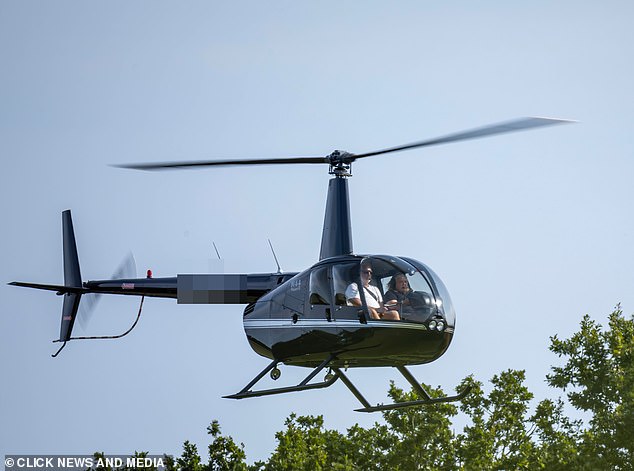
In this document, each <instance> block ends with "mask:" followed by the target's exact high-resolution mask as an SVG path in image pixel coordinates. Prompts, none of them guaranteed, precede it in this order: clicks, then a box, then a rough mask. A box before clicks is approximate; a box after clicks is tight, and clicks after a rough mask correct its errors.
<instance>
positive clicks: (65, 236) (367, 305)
mask: <svg viewBox="0 0 634 471" xmlns="http://www.w3.org/2000/svg"><path fill="white" fill-rule="evenodd" d="M571 122H573V121H570V120H564V119H557V118H543V117H527V118H519V119H515V120H511V121H506V122H502V123H497V124H491V125H487V126H484V127H480V128H475V129H471V130H467V131H462V132H458V133H454V134H449V135H445V136H442V137H438V138H434V139H428V140H424V141H419V142H414V143H411V144H406V145H401V146H396V147H390V148H386V149H382V150H377V151H373V152H366V153H362V154H353V153H349V152H344V151H339V150H335V151H334V152H332V153H330V154H329V155H327V156H325V157H319V156H318V157H292V158H273V159H250V160H208V161H183V162H157V163H142V164H123V165H114V167H120V168H125V169H134V170H147V171H156V170H168V169H182V168H197V167H214V166H243V165H289V164H321V165H327V166H328V173H329V175H331V178H330V180H329V183H328V192H327V198H326V208H325V215H324V223H323V229H322V238H321V248H320V254H319V260H318V261H317V262H316V263H315V264H313V265H312V266H311V267H309V268H307V269H305V270H303V271H301V272H282V271H281V270H280V269H279V264H278V271H277V272H276V273H251V274H179V275H177V276H174V277H165V278H154V277H153V275H152V273H151V271H150V270H148V272H147V277H146V278H121V277H115V278H114V279H105V280H91V281H82V276H81V270H80V266H79V257H78V252H77V244H76V240H75V234H74V229H73V221H72V216H71V211H70V210H65V211H63V212H62V241H63V266H64V284H63V285H58V284H41V283H31V282H20V281H14V282H11V283H9V284H10V285H14V286H20V287H27V288H34V289H40V290H48V291H54V292H56V293H57V294H58V295H60V296H62V297H63V305H62V316H61V324H60V334H59V338H58V339H56V340H54V342H60V343H62V345H61V347H60V348H59V350H58V351H57V352H56V353H55V354H53V355H52V356H53V357H56V356H57V355H59V353H60V352H61V351H62V349H63V348H64V347H65V346H66V344H67V343H68V342H69V341H73V340H90V339H103V338H110V339H115V338H121V337H123V336H125V335H127V334H129V333H130V331H131V330H132V329H133V328H134V327H135V326H136V325H137V322H138V320H139V317H140V315H141V310H142V307H143V300H144V298H145V297H157V298H171V299H175V300H176V301H177V303H178V304H243V305H244V304H246V307H245V309H244V313H243V326H244V331H245V334H246V337H247V340H248V342H249V345H250V346H251V348H252V349H253V350H254V351H255V352H256V353H257V354H259V355H261V356H263V357H265V358H268V359H269V360H271V361H270V363H269V364H268V365H267V366H266V367H265V368H264V369H263V370H262V371H261V372H260V373H258V374H257V375H256V376H255V377H254V378H253V379H252V380H251V381H250V382H249V383H248V384H247V385H246V386H245V387H244V388H242V389H241V390H240V391H238V392H237V393H235V394H231V395H227V396H224V397H225V398H230V399H245V398H251V397H259V396H270V395H277V394H284V393H289V392H297V391H306V390H312V389H321V388H327V387H329V386H331V385H332V384H334V383H335V382H336V381H337V380H339V379H340V380H341V382H342V383H343V384H344V385H345V386H346V387H347V388H348V389H349V390H350V391H351V393H352V394H353V395H354V396H355V397H356V398H357V399H358V401H359V402H360V403H361V405H362V406H363V407H361V408H359V409H356V411H359V412H377V411H386V410H393V409H400V408H405V407H412V406H420V405H426V404H435V403H442V402H454V401H460V400H461V399H463V398H464V397H466V395H467V394H469V392H470V389H469V388H465V389H463V390H462V391H460V392H458V393H457V394H456V395H451V396H449V395H447V396H440V397H437V396H436V395H432V394H430V392H429V391H427V390H426V389H425V388H424V387H423V386H422V385H421V383H420V382H419V381H418V380H417V379H416V378H415V377H414V376H413V374H412V373H411V372H410V371H409V370H408V369H407V366H409V365H420V364H425V363H430V362H433V361H435V360H437V359H438V358H440V357H441V356H442V355H443V354H444V353H445V352H446V351H447V349H448V348H449V345H450V343H451V340H452V338H453V335H454V332H455V326H456V313H455V310H454V307H453V304H452V301H451V297H450V295H449V291H448V290H447V288H446V286H445V285H444V283H443V282H442V280H441V279H440V277H439V276H438V275H437V274H436V273H435V272H434V271H433V270H432V269H431V268H430V267H429V266H427V265H425V264H424V263H422V262H420V261H417V260H415V259H413V258H410V257H406V256H394V255H386V254H358V253H355V252H354V250H353V241H352V223H351V214H350V203H349V192H348V180H349V178H350V177H352V164H353V163H355V162H356V161H358V160H361V159H365V158H368V157H375V156H379V155H384V154H389V153H394V152H398V151H404V150H411V149H416V148H422V147H428V146H434V145H440V144H446V143H451V142H457V141H462V140H467V139H476V138H481V137H486V136H491V135H495V134H503V133H509V132H515V131H520V130H527V129H532V128H539V127H545V126H551V125H557V124H564V123H571ZM274 255H275V253H274ZM399 279H400V280H401V281H400V283H401V288H404V289H401V290H400V291H399V292H398V293H396V291H398V289H397V287H396V284H397V280H399ZM95 294H96V295H102V294H116V295H127V296H139V297H141V303H140V306H139V311H138V314H137V317H136V320H135V321H134V323H133V324H132V326H131V327H130V328H129V329H128V330H127V331H125V332H124V333H122V334H120V335H114V336H83V337H82V336H79V337H78V336H73V335H72V334H73V327H74V325H75V321H76V319H77V314H78V311H79V306H80V300H81V298H82V296H85V295H95ZM388 299H389V300H388ZM280 364H284V365H288V366H300V367H305V368H310V373H309V374H308V375H307V376H306V377H305V378H304V379H303V380H302V381H301V382H299V383H298V384H296V385H290V386H284V387H277V388H268V389H254V387H255V386H256V384H258V383H259V382H260V381H261V380H262V379H263V378H264V377H265V376H266V375H267V374H268V375H270V377H271V378H272V379H273V380H278V379H279V378H280V376H281V371H280V369H279V365H280ZM387 366H389V367H394V368H396V370H397V371H398V372H399V373H400V374H401V375H402V376H403V377H404V378H405V380H407V382H408V383H410V384H411V386H412V387H413V389H414V390H415V391H416V392H417V393H418V396H419V397H420V399H417V400H411V401H406V402H397V403H391V404H383V403H379V404H376V405H371V403H370V402H369V401H368V400H367V399H366V398H365V396H364V395H363V394H362V393H361V392H360V391H359V390H358V389H357V387H356V386H355V385H354V384H353V383H352V381H351V380H350V379H349V378H348V376H347V374H346V372H347V370H348V368H357V367H387ZM324 370H326V375H325V377H324V379H323V380H322V381H313V379H314V378H315V377H316V376H317V375H318V374H320V373H321V372H323V371H324Z"/></svg>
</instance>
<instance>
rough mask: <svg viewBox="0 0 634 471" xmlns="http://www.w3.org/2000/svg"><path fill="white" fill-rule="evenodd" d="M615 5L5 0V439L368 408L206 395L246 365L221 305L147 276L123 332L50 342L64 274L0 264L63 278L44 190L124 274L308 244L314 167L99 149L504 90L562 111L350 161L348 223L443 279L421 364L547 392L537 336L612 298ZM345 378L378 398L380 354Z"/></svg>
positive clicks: (629, 96) (291, 398)
mask: <svg viewBox="0 0 634 471" xmlns="http://www.w3.org/2000/svg"><path fill="white" fill-rule="evenodd" d="M633 17H634V5H633V4H632V3H631V2H627V1H607V2H601V3H597V2H578V1H560V2H548V1H534V2H530V3H527V2H524V3H522V4H521V5H520V4H518V2H513V3H512V4H511V3H509V2H493V1H485V2H478V3H477V5H476V4H474V3H473V2H460V1H448V2H416V1H411V2H390V3H389V4H388V3H386V2H374V1H364V2H360V1H359V2H318V3H314V4H307V3H306V2H299V3H298V2H290V1H287V2H248V1H242V2H231V4H220V2H162V1H152V2H149V1H148V2H124V1H114V2H83V1H55V2H33V1H7V0H1V1H0V63H1V64H2V72H1V73H0V155H1V156H2V172H0V201H1V203H0V204H1V205H2V217H3V221H4V223H3V230H2V231H1V232H0V234H1V235H0V237H1V244H0V247H1V249H0V250H1V252H0V253H1V259H0V270H1V271H2V276H1V278H0V281H2V282H3V284H2V285H1V286H0V303H1V309H0V314H1V315H0V331H1V332H2V334H3V342H2V343H1V346H0V362H1V373H2V383H3V386H2V388H0V418H1V419H0V453H1V454H5V453H64V452H73V453H92V452H93V451H97V450H102V451H105V452H107V453H132V452H133V451H134V450H147V451H150V452H154V453H158V452H167V453H174V454H179V453H180V450H181V446H182V443H183V441H185V440H187V439H189V440H191V441H193V442H195V443H197V444H198V446H199V450H200V451H201V454H204V453H205V452H206V444H207V443H208V441H207V437H206V433H205V428H206V426H207V424H208V423H209V422H210V421H211V420H213V419H218V420H219V421H220V423H221V426H222V430H223V432H224V433H227V434H230V435H232V436H233V437H234V438H235V439H236V440H238V441H243V442H244V443H245V445H246V449H247V453H248V456H249V459H250V460H251V461H252V460H254V459H264V458H266V457H267V456H268V454H269V453H270V452H271V451H272V449H273V447H274V444H275V439H274V432H275V431H277V430H280V429H282V428H283V422H284V419H285V418H286V417H287V416H288V415H289V414H290V413H291V412H297V413H299V414H314V415H317V414H323V415H324V416H325V420H326V425H327V426H328V427H334V428H338V429H340V430H345V428H346V427H349V426H351V425H353V424H354V423H356V422H359V423H360V424H362V425H370V424H372V423H373V422H374V421H375V420H380V416H379V415H362V414H359V413H355V412H353V408H355V407H357V404H356V400H355V399H354V397H353V396H352V395H351V394H350V393H349V392H348V391H347V389H345V387H344V386H343V385H341V384H336V385H335V386H333V387H332V388H330V389H328V390H324V391H314V392H307V393H300V394H292V395H286V396H281V397H271V398H261V399H253V400H243V401H231V400H228V399H222V398H221V396H222V395H225V394H231V393H234V392H236V391H237V390H239V389H240V388H241V387H242V386H244V384H246V383H247V382H248V381H249V380H250V379H251V378H252V377H253V376H254V375H255V374H256V373H257V372H259V371H260V369H261V368H263V367H264V366H265V365H266V364H267V360H265V359H263V358H261V357H259V356H258V355H256V354H255V353H253V352H252V351H251V349H250V348H249V346H248V344H247V341H246V338H245V336H244V332H243V330H242V322H241V314H242V310H243V308H242V307H241V306H178V305H177V304H176V303H175V302H173V301H170V300H146V303H145V310H144V315H143V317H142V318H141V321H140V324H139V326H138V327H137V330H135V331H134V332H133V333H132V334H131V335H130V336H128V337H126V338H125V339H122V340H120V341H116V342H106V341H103V342H84V343H80V342H77V343H75V344H72V343H71V344H70V345H69V346H67V347H66V349H65V351H64V352H63V353H62V355H61V356H60V357H58V358H56V359H52V358H51V357H50V354H51V353H52V352H54V350H55V346H54V345H53V344H51V343H50V340H52V339H54V338H55V337H56V336H57V335H58V331H59V317H60V309H61V300H60V299H59V298H58V297H56V296H54V295H52V294H50V293H44V292H36V291H28V290H24V289H19V288H15V287H9V286H6V285H5V284H4V283H5V282H9V281H12V280H30V281H35V282H52V283H59V282H61V281H62V259H61V257H62V256H61V229H60V225H61V222H60V213H61V211H62V210H64V209H68V208H71V209H72V211H73V217H74V222H75V230H76V235H77V241H78V248H79V256H80V261H81V267H82V274H83V276H84V279H99V278H105V277H108V276H109V275H110V274H111V273H112V271H113V270H114V268H115V267H116V265H117V264H118V262H119V260H120V259H121V258H122V257H123V256H124V255H125V253H126V252H128V251H130V250H131V251H132V252H133V253H134V254H135V256H136V260H137V265H138V272H139V275H142V274H143V273H144V272H145V270H146V269H147V268H151V269H152V270H153V271H154V273H155V276H172V275H175V274H177V273H192V272H206V271H208V270H209V267H210V266H212V267H213V266H217V264H216V263H214V262H213V257H215V254H214V252H213V248H212V245H211V243H212V241H215V242H216V244H217V245H218V247H219V249H220V251H221V253H222V256H223V258H224V268H225V270H226V271H227V272H241V273H248V272H266V271H274V270H275V263H274V260H273V258H272V256H271V255H270V252H269V249H268V244H267V242H266V239H267V238H271V240H272V241H273V244H274V246H275V247H276V250H277V254H278V257H279V259H280V262H281V264H282V267H283V268H284V269H286V270H288V271H295V270H301V269H304V268H306V267H308V266H310V265H311V264H312V263H314V262H315V261H316V260H317V257H318V253H319V240H320V235H321V225H322V221H323V210H324V203H325V193H326V187H327V181H328V175H327V174H326V169H325V168H323V169H322V168H319V167H315V166H298V167H296V168H292V167H288V168H286V167H258V168H244V169H242V168H240V169H238V168H227V169H218V170H204V171H179V172H163V173H143V172H134V171H126V170H121V169H116V168H112V167H109V166H108V165H109V164H113V163H126V162H144V161H148V162H150V161H161V160H177V159H186V160H193V159H208V158H216V157H217V158H255V157H287V156H289V157H290V156H296V155H326V154H328V153H330V152H331V151H332V150H334V149H345V150H348V151H351V152H363V151H369V150H373V149H377V148H383V147H388V146H393V145H398V144H403V143H408V142H412V141H416V140H420V139H425V138H428V137H434V136H437V135H442V134H446V133H450V132H453V131H459V130H463V129H468V128H470V127H475V126H479V125H484V124H488V123H493V122H497V121H503V120H506V119H509V118H515V117H520V116H531V115H537V116H554V117H561V118H570V119H576V120H579V121H580V123H579V124H575V125H567V126H559V127H553V128H548V129H543V130H537V131H531V132H525V133H517V134H509V135H505V136H500V137H494V138H489V139H486V140H479V141H468V142H464V143H459V144H453V145H448V146H443V147H437V148H430V149H427V150H424V151H411V152H408V153H402V154H392V155H390V156H385V157H384V158H377V159H374V160H372V159H370V160H369V161H363V162H361V163H358V164H357V165H355V167H354V174H355V175H354V177H353V178H352V180H351V181H350V185H351V200H352V201H351V205H352V212H353V234H354V241H355V249H356V250H357V251H358V252H361V253H364V252H365V253H371V252H378V253H393V254H402V255H408V256H411V257H413V258H416V259H419V260H422V261H424V262H425V263H427V264H429V265H430V266H431V267H432V268H433V269H434V270H435V271H436V272H437V273H439V274H440V276H441V277H442V278H443V279H444V281H445V283H446V285H447V286H448V288H449V291H450V293H451V295H452V297H453V300H454V304H455V306H456V310H457V316H458V319H457V329H456V334H455V337H454V341H453V344H452V346H451V348H450V350H449V351H448V352H447V353H446V354H445V356H443V357H442V358H441V359H440V360H438V361H437V362H435V363H433V364H431V365H427V366H419V367H414V368H412V370H413V371H414V373H415V374H416V375H417V376H418V377H419V378H420V379H421V380H423V381H425V382H427V383H431V384H433V385H442V386H443V387H444V388H445V390H447V391H451V390H452V388H453V387H454V386H455V385H456V384H458V382H459V381H460V380H461V379H462V378H463V377H465V376H466V375H468V374H472V373H473V374H474V375H475V376H476V378H478V379H480V380H481V381H487V380H488V379H490V378H491V376H492V375H493V374H495V373H498V372H500V371H502V370H504V369H507V368H517V369H526V370H527V378H528V380H527V382H528V385H529V387H530V388H531V389H532V390H533V391H534V392H535V393H536V395H537V397H538V398H543V397H546V396H550V397H552V396H553V395H555V392H554V391H552V390H549V388H548V387H547V386H546V385H545V383H544V376H545V374H546V373H547V372H548V370H549V365H552V364H554V363H556V362H557V359H556V358H555V357H554V356H553V355H552V354H550V353H549V352H548V350H547V347H548V343H549V336H551V335H554V334H558V335H561V336H567V335H569V334H571V333H572V332H574V331H575V330H576V328H577V325H578V322H579V320H580V319H581V316H582V315H583V314H584V313H589V314H591V315H592V316H593V317H594V318H596V319H598V320H600V321H603V320H605V318H606V315H607V314H608V313H609V312H611V310H612V308H613V307H614V305H616V303H619V302H621V303H622V305H623V308H624V310H625V311H626V312H627V313H630V312H632V311H633V310H634V294H633V292H632V286H633V285H634V275H633V274H632V266H633V265H634V240H633V238H634V218H633V217H632V201H633V200H634V185H632V179H633V175H634V158H633V154H634V141H633V140H632V125H633V123H634V87H633V86H632V84H633V83H634V71H633V61H632V57H633V52H634V29H633V28H632V18H633ZM385 219H393V220H396V221H398V223H399V229H398V230H391V231H386V230H384V229H382V228H380V227H377V226H379V225H380V224H379V222H381V221H383V220H385ZM136 309H137V304H136V301H134V300H130V299H109V300H104V301H103V302H102V303H101V304H100V305H99V306H98V308H97V311H96V313H95V315H94V318H93V322H92V324H91V325H90V327H89V331H88V332H90V333H104V332H105V333H116V332H118V331H121V330H124V329H125V328H126V327H127V325H128V324H129V323H130V322H131V321H132V320H133V318H134V316H135V313H136ZM78 332H81V330H78ZM305 373H306V371H305V370H299V371H295V370H293V369H292V368H284V370H283V375H282V378H283V379H286V380H288V381H291V380H297V379H298V378H299V375H301V374H305ZM350 376H351V378H352V379H353V380H355V381H356V382H357V383H358V386H359V387H360V388H361V389H362V390H364V391H365V392H367V396H369V398H370V399H371V401H372V402H380V401H384V400H385V394H386V391H387V388H388V383H389V380H390V379H391V378H396V377H397V376H396V372H395V371H391V370H390V369H372V370H363V371H352V372H351V373H350ZM397 383H398V384H403V382H402V381H400V380H398V381H397ZM403 386H404V384H403ZM487 388H488V386H487Z"/></svg>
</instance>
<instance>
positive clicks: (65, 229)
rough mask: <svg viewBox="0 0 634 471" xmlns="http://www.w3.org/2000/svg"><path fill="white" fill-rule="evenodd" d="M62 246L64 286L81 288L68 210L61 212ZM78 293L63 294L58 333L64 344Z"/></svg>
mask: <svg viewBox="0 0 634 471" xmlns="http://www.w3.org/2000/svg"><path fill="white" fill-rule="evenodd" d="M62 244H63V250H64V286H70V287H73V288H81V286H82V281H81V272H80V270H79V257H78V256H77V244H76V243H75V232H74V230H73V219H72V217H71V214H70V209H67V210H66V211H64V212H62ZM80 298H81V294H79V293H65V294H64V305H63V307H62V321H61V325H60V331H59V341H60V342H66V341H67V340H68V339H70V336H71V333H72V331H73V325H74V323H75V318H76V317H77V309H78V308H79V300H80Z"/></svg>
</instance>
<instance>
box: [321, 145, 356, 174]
mask: <svg viewBox="0 0 634 471" xmlns="http://www.w3.org/2000/svg"><path fill="white" fill-rule="evenodd" d="M326 160H327V161H328V163H329V164H330V169H329V170H328V173H329V174H330V175H335V176H337V177H351V176H352V162H353V161H354V154H351V153H350V152H346V151H343V150H335V151H333V152H332V153H331V154H330V155H329V156H328V157H326Z"/></svg>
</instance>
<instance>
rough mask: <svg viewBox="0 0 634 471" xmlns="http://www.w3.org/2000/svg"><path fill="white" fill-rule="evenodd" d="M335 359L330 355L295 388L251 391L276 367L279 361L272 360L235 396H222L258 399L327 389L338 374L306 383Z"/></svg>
mask: <svg viewBox="0 0 634 471" xmlns="http://www.w3.org/2000/svg"><path fill="white" fill-rule="evenodd" d="M334 359H335V355H330V356H329V357H328V358H327V359H325V360H324V361H322V362H321V364H320V365H319V366H317V367H316V368H315V369H314V370H313V371H311V372H310V374H309V375H308V376H306V378H304V380H303V381H302V382H301V383H299V384H298V385H296V386H288V387H285V388H272V389H261V390H259V391H252V390H251V388H252V387H253V386H255V385H256V383H258V382H259V381H260V380H261V379H262V378H264V376H265V375H266V374H267V373H268V372H269V371H271V370H272V369H273V368H275V367H276V366H277V364H278V363H279V360H273V361H272V362H271V363H270V364H269V366H267V367H266V368H264V369H263V370H262V371H261V372H260V374H259V375H257V376H256V377H255V378H253V380H252V381H251V382H250V383H249V384H247V385H246V386H245V387H244V388H242V390H241V391H240V392H238V393H236V394H232V395H230V396H223V397H225V398H227V399H245V398H247V397H258V396H272V395H274V394H283V393H287V392H295V391H306V390H308V389H320V388H327V387H328V386H330V385H331V384H333V383H334V382H335V381H337V379H338V378H339V376H338V374H337V373H336V372H335V374H334V375H332V377H331V378H329V379H328V380H326V381H321V382H319V383H312V384H309V383H308V382H309V381H310V380H311V379H313V378H314V377H315V376H316V375H317V374H318V373H319V372H320V371H321V370H323V369H324V368H325V367H326V366H328V364H329V363H330V362H331V361H332V360H334Z"/></svg>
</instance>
